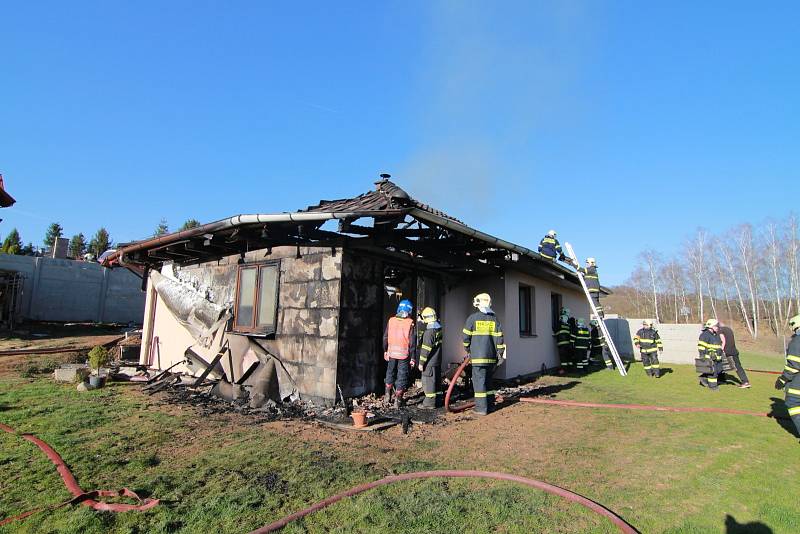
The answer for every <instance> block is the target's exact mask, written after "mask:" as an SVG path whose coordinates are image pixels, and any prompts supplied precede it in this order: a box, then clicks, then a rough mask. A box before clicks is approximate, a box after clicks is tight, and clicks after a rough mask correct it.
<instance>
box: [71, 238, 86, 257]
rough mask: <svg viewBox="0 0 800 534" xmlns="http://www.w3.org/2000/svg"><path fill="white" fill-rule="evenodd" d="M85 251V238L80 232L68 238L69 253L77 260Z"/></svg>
mask: <svg viewBox="0 0 800 534" xmlns="http://www.w3.org/2000/svg"><path fill="white" fill-rule="evenodd" d="M85 253H86V238H85V237H84V236H83V234H82V233H80V234H75V235H74V236H72V239H70V240H69V255H70V256H71V257H72V258H74V259H76V260H78V259H81V258H82V257H83V255H84V254H85Z"/></svg>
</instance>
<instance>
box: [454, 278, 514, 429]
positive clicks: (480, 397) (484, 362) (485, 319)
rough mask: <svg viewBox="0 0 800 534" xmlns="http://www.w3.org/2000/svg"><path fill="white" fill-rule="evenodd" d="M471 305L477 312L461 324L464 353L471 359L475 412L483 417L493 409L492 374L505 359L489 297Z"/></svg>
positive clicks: (498, 324)
mask: <svg viewBox="0 0 800 534" xmlns="http://www.w3.org/2000/svg"><path fill="white" fill-rule="evenodd" d="M472 305H473V306H475V307H476V308H478V311H477V312H475V313H473V314H472V315H470V316H469V317H467V322H466V323H465V324H464V350H465V351H466V352H467V356H468V357H469V358H470V359H471V360H472V388H473V389H474V390H475V410H474V411H475V413H477V414H479V415H487V414H488V413H489V412H490V411H492V408H493V407H494V393H495V392H494V390H493V389H492V374H493V373H494V368H495V366H496V365H498V364H500V363H502V362H503V361H504V360H505V358H506V345H505V342H504V341H503V327H502V326H500V322H499V321H498V320H497V316H496V315H495V314H494V311H493V310H492V298H491V297H490V296H489V295H488V294H486V293H481V294H480V295H476V296H475V298H474V299H473V301H472Z"/></svg>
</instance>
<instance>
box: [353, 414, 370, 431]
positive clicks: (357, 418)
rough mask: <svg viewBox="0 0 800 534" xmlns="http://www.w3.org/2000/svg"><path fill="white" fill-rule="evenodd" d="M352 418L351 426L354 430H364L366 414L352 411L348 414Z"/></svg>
mask: <svg viewBox="0 0 800 534" xmlns="http://www.w3.org/2000/svg"><path fill="white" fill-rule="evenodd" d="M350 417H352V418H353V426H354V427H356V428H364V427H365V426H367V412H362V411H354V412H353V413H351V414H350Z"/></svg>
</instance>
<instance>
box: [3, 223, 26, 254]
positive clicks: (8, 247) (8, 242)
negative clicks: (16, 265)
mask: <svg viewBox="0 0 800 534" xmlns="http://www.w3.org/2000/svg"><path fill="white" fill-rule="evenodd" d="M21 251H22V239H20V237H19V232H18V231H17V229H16V228H13V229H12V230H11V232H9V234H8V235H7V236H6V238H5V239H4V240H3V246H2V247H0V252H2V253H4V254H19V253H20V252H21Z"/></svg>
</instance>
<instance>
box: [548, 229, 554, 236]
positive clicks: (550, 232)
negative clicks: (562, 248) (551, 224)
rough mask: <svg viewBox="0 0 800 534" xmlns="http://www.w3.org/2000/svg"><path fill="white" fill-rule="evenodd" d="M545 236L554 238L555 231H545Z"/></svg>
mask: <svg viewBox="0 0 800 534" xmlns="http://www.w3.org/2000/svg"><path fill="white" fill-rule="evenodd" d="M547 235H548V236H550V237H555V236H556V231H555V230H548V231H547Z"/></svg>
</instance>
